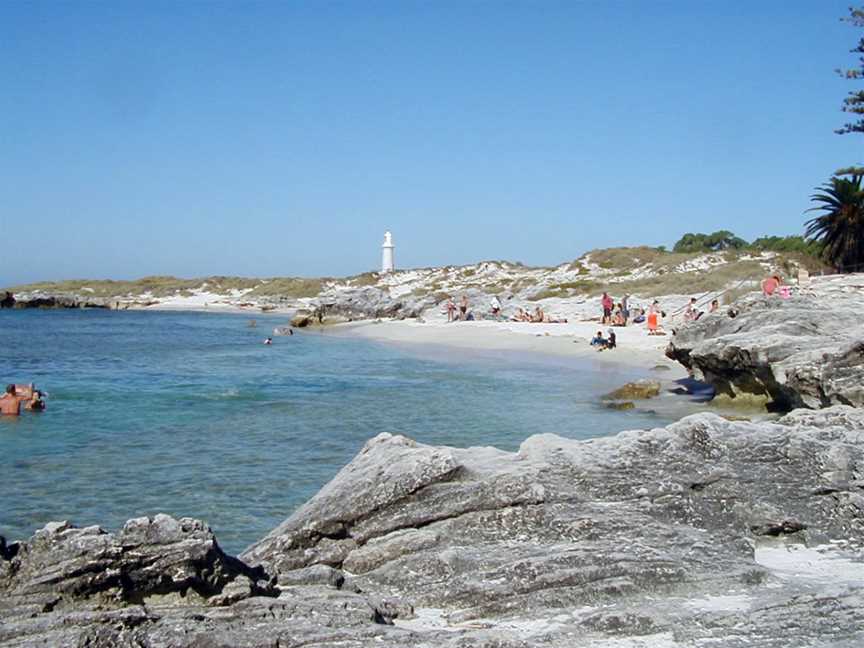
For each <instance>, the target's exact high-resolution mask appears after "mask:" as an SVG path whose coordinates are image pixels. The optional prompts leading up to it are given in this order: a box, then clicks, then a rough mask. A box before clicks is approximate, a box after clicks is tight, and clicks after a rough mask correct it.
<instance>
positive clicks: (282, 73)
mask: <svg viewBox="0 0 864 648" xmlns="http://www.w3.org/2000/svg"><path fill="white" fill-rule="evenodd" d="M847 7H848V0H843V1H838V2H835V1H833V0H821V1H816V0H814V1H812V2H794V1H793V2H760V3H749V2H744V1H743V0H740V1H735V2H724V3H716V2H712V3H709V2H683V1H682V2H662V1H658V2H649V1H640V2H623V1H621V2H600V1H599V0H598V1H596V2H574V1H570V2H552V1H548V2H547V1H540V0H534V1H525V2H472V1H464V2H446V1H432V0H429V1H426V2H413V1H410V0H404V1H400V2H385V1H375V2H371V1H370V2H360V1H356V2H325V1H320V2H319V1H314V2H313V1H311V0H309V1H308V2H260V3H259V2H255V3H253V2H226V3H215V2H147V3H143V2H111V3H109V2H45V3H40V2H23V1H19V0H11V1H9V2H4V3H0V79H2V83H3V91H2V92H0V198H2V200H0V231H2V233H3V239H4V241H3V252H2V254H0V285H2V284H7V285H8V284H12V283H17V282H23V281H30V280H40V279H60V278H81V277H87V278H133V277H139V276H144V275H151V274H174V275H178V276H187V277H191V276H203V275H210V274H229V275H249V276H271V275H301V276H320V275H333V276H338V275H346V274H353V273H357V272H362V271H365V270H369V269H374V268H376V267H377V266H378V264H379V263H380V244H381V239H382V235H383V232H384V230H385V229H387V228H389V229H391V230H392V231H393V234H394V241H395V243H396V261H397V265H398V266H401V267H406V266H429V265H442V264H448V263H469V262H473V261H478V260H481V259H492V258H498V259H500V258H504V259H511V260H518V261H522V262H524V263H528V264H543V265H547V264H555V263H558V262H561V261H564V260H569V259H573V258H575V257H576V256H578V255H579V254H581V253H582V252H585V251H587V250H589V249H591V248H595V247H607V246H613V245H637V244H648V245H663V244H665V245H667V246H671V244H672V243H674V241H675V240H677V238H679V237H680V235H681V234H683V233H684V232H687V231H713V230H716V229H730V230H733V231H734V232H736V233H737V234H738V235H740V236H743V237H744V238H748V239H749V238H754V237H756V236H759V235H762V234H786V233H800V232H801V226H802V223H803V221H804V220H805V218H806V216H805V215H804V214H803V211H804V210H805V209H807V208H808V207H809V204H808V199H809V196H810V194H811V193H812V191H813V188H814V187H815V186H816V185H819V184H821V183H822V182H824V181H825V180H826V179H827V178H828V177H829V176H830V174H831V172H832V171H833V170H835V169H837V168H838V167H841V166H846V165H849V164H853V163H861V162H864V156H862V155H861V152H862V144H864V138H862V136H861V135H845V136H839V135H835V134H834V133H833V129H835V128H837V127H839V126H840V125H841V124H842V123H844V117H845V115H843V114H842V113H841V112H840V110H839V108H840V104H841V102H842V99H843V97H844V96H845V94H846V93H847V92H848V91H849V90H851V89H853V87H854V86H853V84H851V83H850V82H847V81H844V80H842V79H840V78H838V77H836V76H835V75H834V73H833V70H834V69H835V68H838V67H843V66H849V65H852V64H853V63H854V56H853V55H852V54H849V52H848V50H849V49H851V48H852V47H853V45H854V44H855V42H856V40H857V38H858V37H859V35H860V32H859V31H856V30H855V29H854V28H852V27H851V26H848V25H846V24H843V23H841V22H840V20H839V19H840V17H842V16H844V15H846V14H847Z"/></svg>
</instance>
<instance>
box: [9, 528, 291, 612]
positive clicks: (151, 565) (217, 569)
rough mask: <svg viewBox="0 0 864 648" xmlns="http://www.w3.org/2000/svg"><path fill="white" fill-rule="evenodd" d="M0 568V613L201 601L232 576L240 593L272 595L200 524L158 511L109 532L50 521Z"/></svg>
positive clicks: (262, 579) (261, 578) (261, 576)
mask: <svg viewBox="0 0 864 648" xmlns="http://www.w3.org/2000/svg"><path fill="white" fill-rule="evenodd" d="M0 566H2V567H0V616H2V615H3V613H4V612H6V613H10V612H14V611H16V610H17V611H19V612H20V611H21V610H31V611H34V612H40V611H41V612H46V611H50V610H53V609H54V608H56V607H58V606H59V607H63V608H67V607H74V606H75V605H76V604H78V603H82V602H83V603H86V604H87V605H98V606H101V607H122V606H125V605H128V604H132V603H141V602H144V601H147V600H148V599H151V598H158V597H164V596H166V595H170V594H176V595H178V596H179V597H181V598H183V597H186V596H194V597H197V598H200V599H201V600H206V599H207V598H209V597H212V596H215V595H217V594H220V593H221V592H222V591H223V590H224V589H225V588H226V586H228V585H230V584H231V583H232V582H233V581H235V580H236V579H237V578H239V577H242V578H245V579H246V580H247V581H248V582H249V586H248V588H247V589H248V592H247V596H251V595H253V594H256V595H258V594H268V593H269V594H275V592H274V590H273V588H272V587H271V586H270V585H269V583H268V577H267V575H266V574H265V572H264V571H263V570H260V569H258V570H253V569H251V568H249V567H248V566H246V565H245V564H243V563H242V562H240V561H239V560H237V559H236V558H232V557H231V556H227V555H226V554H224V553H223V552H222V550H221V549H220V548H219V546H218V544H217V543H216V539H215V538H214V537H213V533H212V532H211V531H210V529H209V528H208V527H207V526H206V525H205V524H204V523H203V522H200V521H198V520H193V519H191V518H182V519H180V520H176V519H174V518H172V517H170V516H167V515H161V514H160V515H157V516H156V517H155V518H152V519H151V518H136V519H133V520H129V521H128V522H127V523H126V524H125V525H124V527H123V528H122V529H121V530H120V531H119V532H118V533H116V534H111V533H106V532H105V531H103V530H102V529H100V528H99V527H96V526H91V527H86V528H83V529H81V528H78V527H75V526H73V525H72V524H70V523H68V522H51V523H49V524H47V525H45V527H44V528H43V529H41V530H40V531H37V532H36V534H35V535H34V536H33V537H32V538H31V539H30V540H28V541H27V542H24V543H21V544H20V545H18V546H17V548H16V551H15V552H14V553H13V552H10V551H8V550H7V551H5V552H4V554H3V556H2V557H0Z"/></svg>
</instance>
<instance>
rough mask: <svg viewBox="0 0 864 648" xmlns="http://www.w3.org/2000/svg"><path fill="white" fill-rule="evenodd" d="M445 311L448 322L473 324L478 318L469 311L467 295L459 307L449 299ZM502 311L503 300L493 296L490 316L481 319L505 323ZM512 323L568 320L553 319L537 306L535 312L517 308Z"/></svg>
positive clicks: (490, 304) (549, 322) (563, 321)
mask: <svg viewBox="0 0 864 648" xmlns="http://www.w3.org/2000/svg"><path fill="white" fill-rule="evenodd" d="M444 308H445V310H446V312H447V321H448V322H472V321H474V320H475V319H477V317H476V316H475V315H474V313H473V312H472V311H471V310H469V304H468V297H467V295H462V299H461V300H460V301H459V306H458V307H457V306H456V304H455V302H454V301H453V298H452V297H448V298H447V304H446V305H445V307H444ZM501 311H502V309H501V300H500V299H498V296H497V295H493V296H492V298H491V299H490V300H489V313H488V315H481V319H493V320H499V321H505V320H506V316H505V315H503V314H502V312H501ZM510 321H511V322H533V323H542V324H566V323H567V320H566V319H561V318H557V317H552V316H551V315H549V313H547V312H545V311H544V310H543V308H541V307H540V306H537V307H536V308H535V309H534V311H533V312H532V311H531V310H529V309H527V308H525V309H523V308H521V307H519V308H517V309H516V313H515V314H514V315H513V316H512V317H510Z"/></svg>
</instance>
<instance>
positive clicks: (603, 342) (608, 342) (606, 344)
mask: <svg viewBox="0 0 864 648" xmlns="http://www.w3.org/2000/svg"><path fill="white" fill-rule="evenodd" d="M608 333H609V337H608V338H604V337H603V331H597V335H595V336H594V337H593V338H591V346H593V347H597V350H598V351H605V350H606V349H614V348H615V347H617V346H618V340H617V338H616V336H615V331H613V330H612V329H611V328H610V329H609V331H608Z"/></svg>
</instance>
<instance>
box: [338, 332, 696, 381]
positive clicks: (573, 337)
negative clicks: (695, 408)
mask: <svg viewBox="0 0 864 648" xmlns="http://www.w3.org/2000/svg"><path fill="white" fill-rule="evenodd" d="M598 330H600V331H603V335H604V337H605V336H607V330H608V327H605V326H600V325H599V323H598V322H591V321H588V322H585V321H580V322H569V323H567V324H529V323H524V322H494V321H477V322H450V323H447V322H428V321H427V322H418V321H416V320H403V321H387V320H383V321H375V322H362V323H352V324H343V325H339V326H337V327H334V331H335V332H337V333H338V334H343V335H354V336H358V337H364V338H368V339H374V340H378V341H381V342H386V343H395V344H400V345H409V344H410V345H417V344H420V345H442V346H447V347H451V348H460V349H474V350H479V351H507V352H520V353H536V354H542V355H554V356H561V357H568V358H582V359H587V360H591V361H596V362H602V363H615V364H622V365H627V366H629V367H632V368H637V369H644V370H646V371H648V370H652V369H654V367H656V366H657V365H662V366H665V367H668V368H669V369H670V371H668V372H665V373H664V377H667V378H679V377H682V376H685V375H686V371H685V370H684V368H683V367H681V365H679V364H678V363H676V362H673V361H671V360H669V359H668V358H666V356H665V354H664V349H665V348H666V344H667V339H668V338H667V336H659V335H658V336H652V335H648V333H647V331H646V330H645V328H644V326H639V325H635V326H627V327H616V328H615V329H613V330H614V331H615V335H616V336H617V338H618V347H617V348H616V349H611V350H606V351H597V349H596V348H594V347H592V346H590V344H589V342H590V340H591V338H592V337H593V336H594V335H595V334H596V333H597V331H598Z"/></svg>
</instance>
